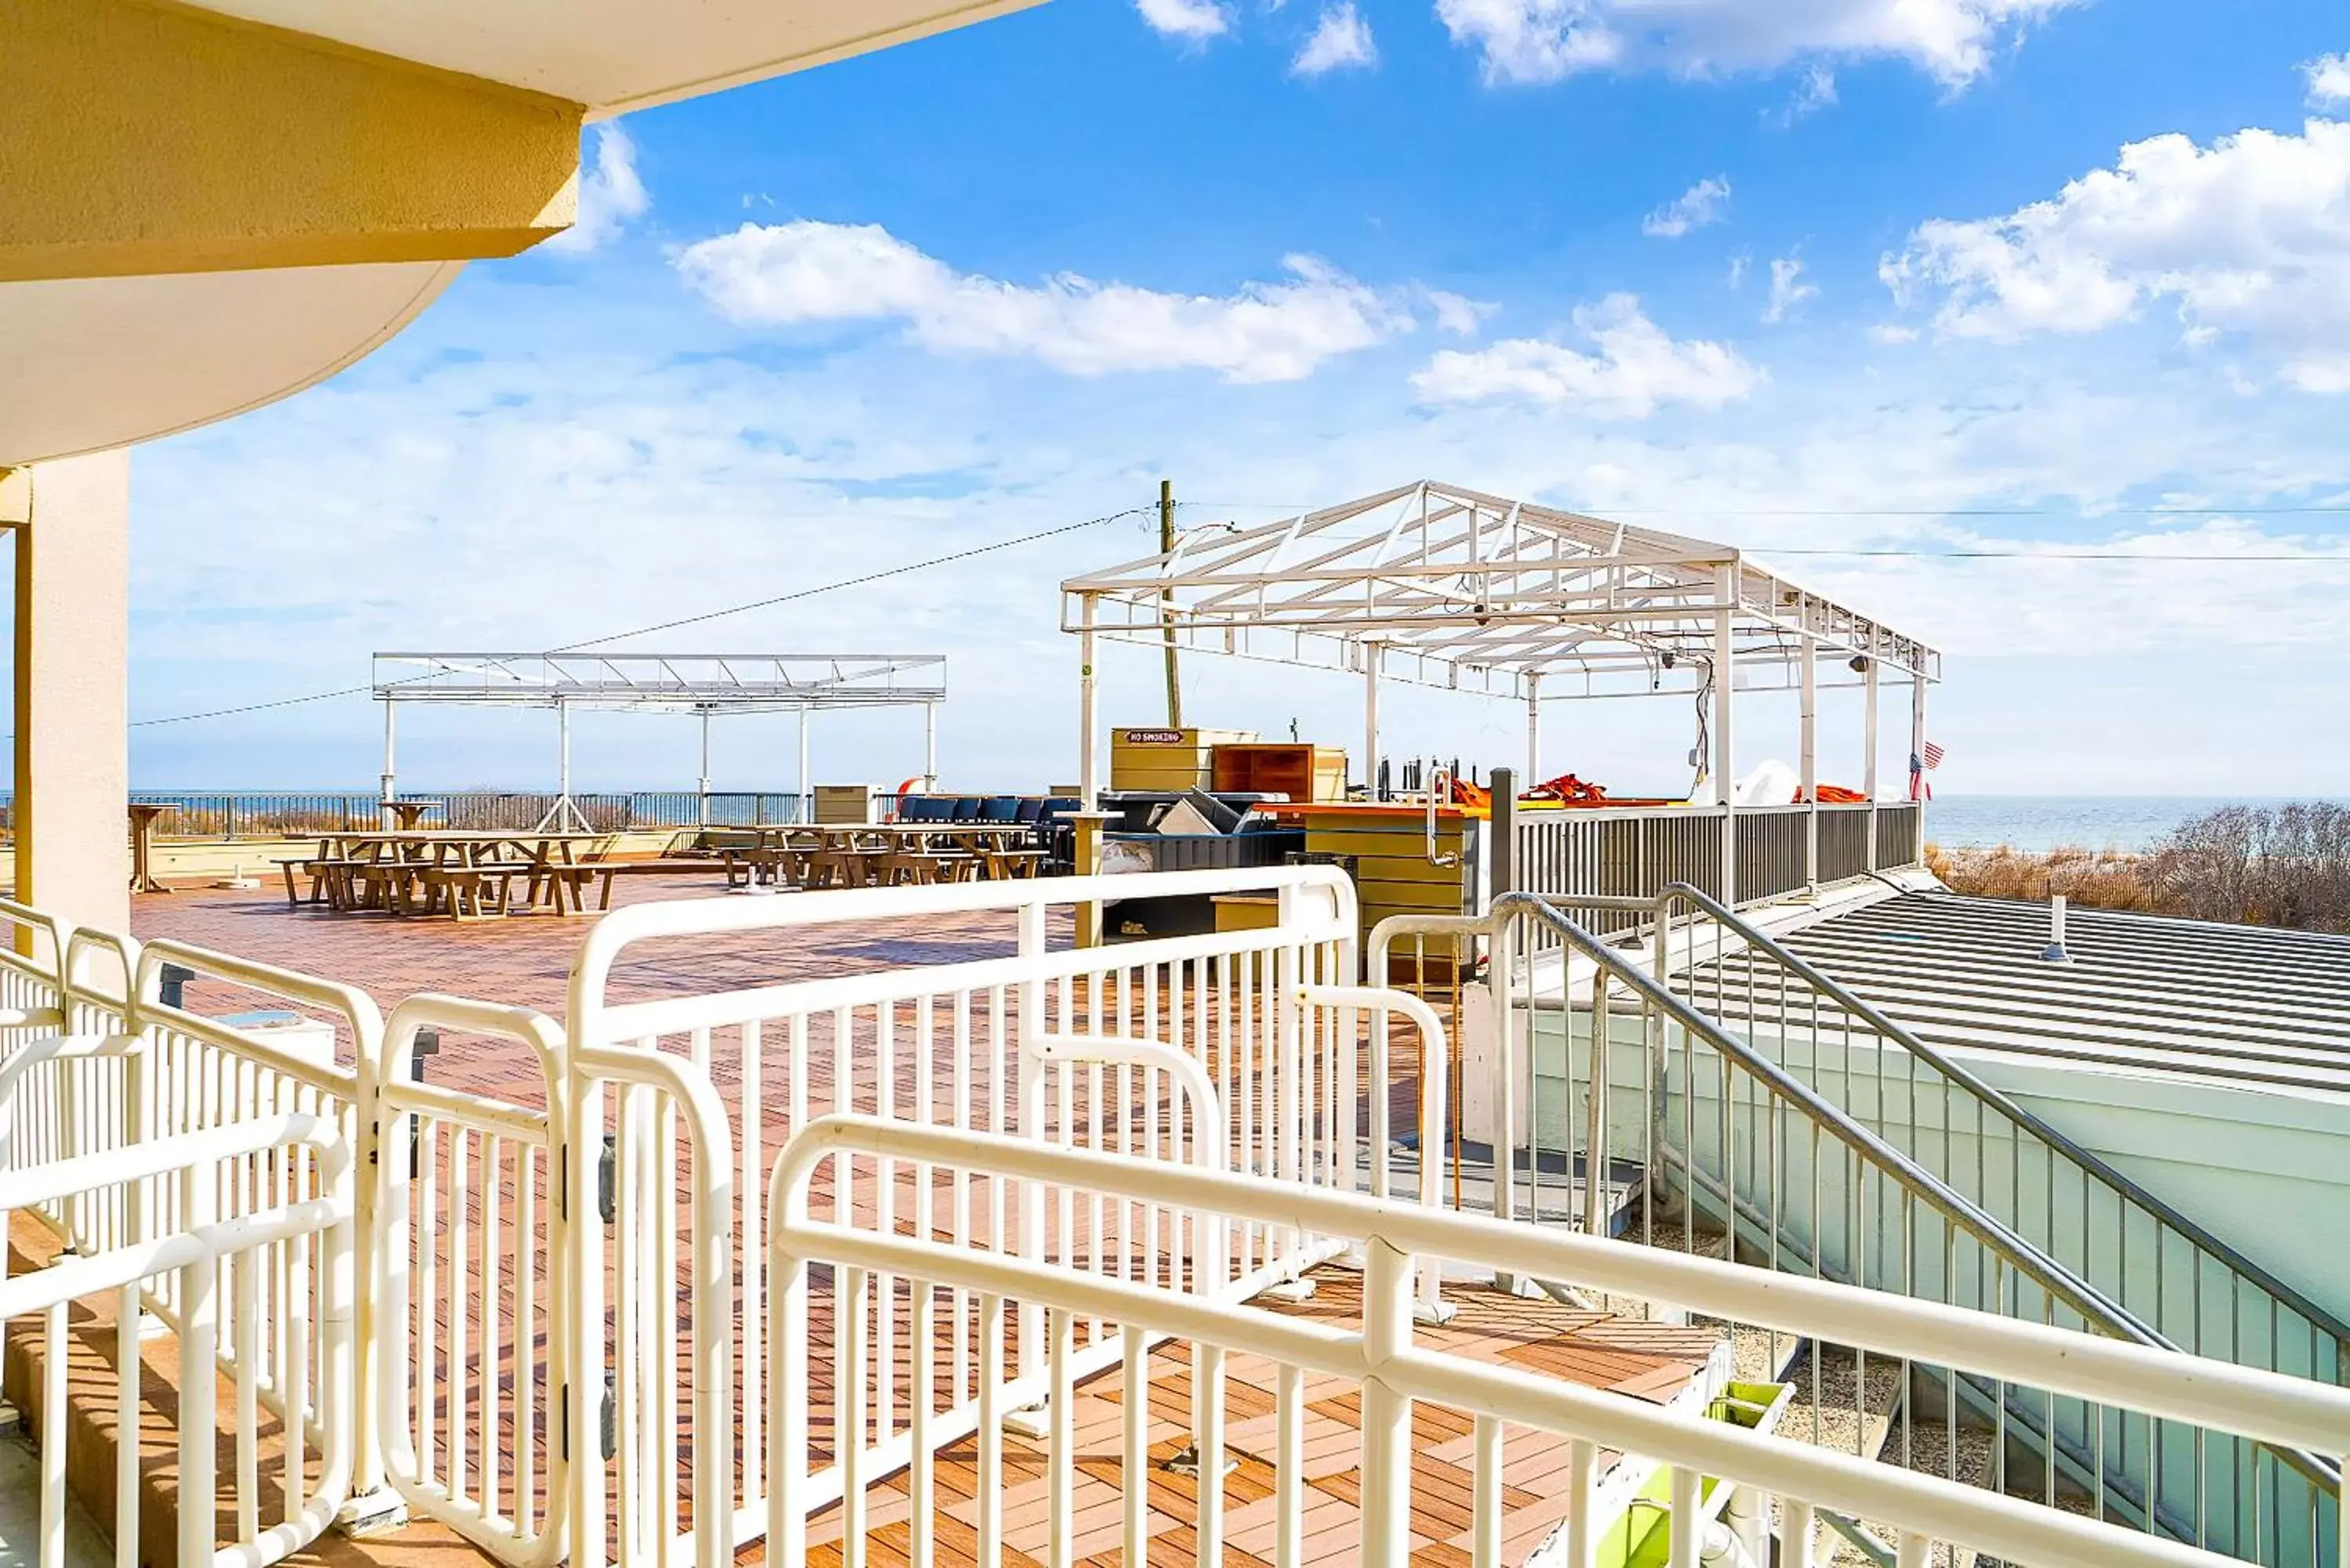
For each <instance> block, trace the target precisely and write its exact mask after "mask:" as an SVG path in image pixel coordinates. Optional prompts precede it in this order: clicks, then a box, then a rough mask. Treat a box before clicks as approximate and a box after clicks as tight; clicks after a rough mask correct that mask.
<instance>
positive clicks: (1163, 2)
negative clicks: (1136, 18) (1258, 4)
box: [1134, 0, 1232, 43]
mask: <svg viewBox="0 0 2350 1568" xmlns="http://www.w3.org/2000/svg"><path fill="white" fill-rule="evenodd" d="M1134 8H1135V10H1137V11H1139V12H1140V13H1141V15H1142V19H1143V21H1144V22H1145V23H1146V24H1148V25H1149V27H1150V30H1151V31H1152V32H1154V33H1159V34H1161V35H1163V36H1167V37H1170V38H1184V39H1188V40H1190V41H1191V42H1193V43H1201V42H1204V41H1205V40H1207V39H1209V38H1215V37H1221V36H1223V35H1224V34H1226V33H1229V32H1231V31H1232V17H1231V16H1230V15H1229V14H1227V13H1226V11H1225V10H1224V8H1223V7H1222V5H1217V4H1215V0H1134Z"/></svg>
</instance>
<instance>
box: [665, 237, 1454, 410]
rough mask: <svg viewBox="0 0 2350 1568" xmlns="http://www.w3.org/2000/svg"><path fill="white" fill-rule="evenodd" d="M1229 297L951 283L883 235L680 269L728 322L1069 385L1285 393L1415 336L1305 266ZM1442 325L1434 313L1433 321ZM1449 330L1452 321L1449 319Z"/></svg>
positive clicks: (1373, 304)
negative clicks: (1037, 364) (929, 353)
mask: <svg viewBox="0 0 2350 1568" xmlns="http://www.w3.org/2000/svg"><path fill="white" fill-rule="evenodd" d="M1282 265H1283V266H1284V269H1285V270H1286V271H1287V273H1288V276H1287V277H1286V278H1284V280H1282V281H1280V282H1277V283H1249V284H1243V285H1242V286H1241V287H1240V288H1239V289H1237V290H1235V291H1234V292H1233V293H1232V294H1229V295H1185V294H1168V293H1161V292H1159V291H1158V290H1154V289H1147V288H1137V287H1135V286H1131V285H1128V284H1122V283H1097V282H1095V281H1093V280H1092V279H1089V278H1085V277H1079V276H1077V275H1075V274H1073V273H1064V274H1061V275H1057V276H1055V277H1052V278H1048V279H1046V280H1045V282H1044V283H1043V284H1042V285H1039V286H1034V287H1031V286H1024V285H1021V284H1013V283H1002V282H998V281H997V280H995V279H993V278H990V277H983V276H980V275H977V274H973V273H962V272H957V271H956V270H954V269H953V268H952V267H951V266H949V265H947V264H946V263H944V262H941V261H940V260H938V259H937V258H935V257H933V256H930V255H927V254H923V253H922V252H921V251H920V250H917V249H916V248H915V247H913V246H912V245H910V244H906V243H905V242H904V241H903V240H900V239H899V238H897V237H896V236H895V235H893V234H890V233H889V231H888V230H886V229H884V228H881V227H880V226H879V225H878V224H871V223H864V224H851V223H815V222H811V221H807V220H801V221H799V222H795V223H776V224H759V223H745V224H743V226H742V227H741V228H739V229H737V230H735V231H734V232H733V234H720V235H717V236H716V237H714V238H712V239H707V240H703V241H702V242H701V243H699V244H693V245H690V246H688V247H686V249H685V250H683V251H681V253H679V254H678V256H677V268H678V271H679V272H680V273H681V275H683V276H684V278H685V280H686V282H687V284H688V285H690V286H691V287H692V288H693V289H694V290H695V291H696V292H698V293H699V294H701V295H702V296H703V297H704V298H706V299H707V300H709V301H710V303H711V304H712V305H713V306H716V307H717V308H718V309H719V310H720V311H721V312H722V313H723V314H724V315H725V316H727V317H729V318H731V319H733V320H735V321H738V322H743V323H746V324H752V325H762V326H775V327H790V326H799V325H804V324H809V323H821V322H847V321H902V322H904V323H905V324H906V326H907V329H908V331H909V333H910V336H911V337H913V339H914V340H915V341H916V342H918V343H920V344H921V345H922V346H924V347H925V348H931V349H934V350H937V351H939V352H941V353H955V354H972V355H992V356H1024V357H1027V358H1035V359H1039V360H1042V361H1043V362H1044V363H1045V364H1047V365H1051V366H1053V367H1054V368H1055V369H1061V370H1066V371H1068V372H1070V373H1071V374H1073V375H1080V376H1098V375H1104V374H1107V373H1109V372H1112V371H1118V370H1162V369H1208V370H1213V371H1215V372H1217V373H1218V374H1219V375H1221V376H1222V378H1223V379H1225V380H1228V381H1288V380H1295V379H1298V378H1300V377H1304V376H1308V375H1311V374H1312V373H1313V372H1314V369H1315V367H1316V366H1318V365H1320V364H1321V363H1322V361H1323V360H1325V359H1327V358H1331V357H1333V356H1335V355H1339V354H1346V353H1350V352H1352V351H1354V350H1356V349H1358V348H1371V347H1373V346H1374V345H1377V344H1379V343H1383V342H1386V341H1387V340H1388V339H1389V338H1391V337H1396V336H1398V335H1399V334H1401V333H1404V332H1409V331H1410V330H1411V329H1412V327H1413V325H1414V323H1413V318H1412V314H1411V311H1410V309H1409V306H1407V304H1406V303H1405V296H1404V295H1403V294H1402V293H1401V292H1399V291H1382V290H1378V289H1374V288H1372V287H1370V286H1368V285H1366V284H1363V283H1359V282H1357V280H1355V279H1354V278H1352V277H1349V276H1347V275H1346V274H1345V273H1343V272H1340V271H1338V270H1337V269H1336V268H1335V267H1333V266H1331V265H1328V264H1327V263H1326V262H1323V261H1320V260H1318V259H1316V258H1315V257H1313V256H1307V255H1292V256H1288V257H1284V260H1283V263H1282ZM1441 314H1443V312H1442V310H1441V309H1440V315H1441ZM1455 319H1456V320H1457V319H1458V317H1457V314H1456V316H1455Z"/></svg>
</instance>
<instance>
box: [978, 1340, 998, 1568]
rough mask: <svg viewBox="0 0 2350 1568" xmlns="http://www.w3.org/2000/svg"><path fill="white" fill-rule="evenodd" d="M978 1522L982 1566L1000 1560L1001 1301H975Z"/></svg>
mask: <svg viewBox="0 0 2350 1568" xmlns="http://www.w3.org/2000/svg"><path fill="white" fill-rule="evenodd" d="M972 1501H975V1502H976V1503H977V1504H978V1505H979V1520H978V1522H977V1524H976V1525H975V1526H974V1531H975V1533H976V1535H977V1537H978V1542H977V1544H978V1547H979V1561H980V1562H981V1563H1001V1562H1003V1297H1002V1296H999V1295H983V1296H982V1297H980V1298H979V1495H978V1497H976V1498H975V1499H973V1500H972Z"/></svg>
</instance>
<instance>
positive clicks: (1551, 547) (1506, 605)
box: [1061, 480, 1941, 888]
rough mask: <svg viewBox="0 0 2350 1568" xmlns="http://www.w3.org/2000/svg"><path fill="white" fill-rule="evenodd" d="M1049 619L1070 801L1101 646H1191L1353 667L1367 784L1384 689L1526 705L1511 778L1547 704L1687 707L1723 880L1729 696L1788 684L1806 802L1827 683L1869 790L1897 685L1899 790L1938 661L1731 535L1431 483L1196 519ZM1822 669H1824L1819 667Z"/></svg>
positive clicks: (1093, 767)
mask: <svg viewBox="0 0 2350 1568" xmlns="http://www.w3.org/2000/svg"><path fill="white" fill-rule="evenodd" d="M1061 600H1062V604H1061V626H1062V629H1064V630H1065V631H1073V632H1075V633H1076V634H1077V636H1078V638H1079V639H1080V653H1079V656H1078V662H1079V666H1080V670H1081V675H1080V686H1079V699H1078V711H1079V723H1080V724H1081V725H1082V726H1083V732H1084V736H1085V741H1084V749H1083V750H1082V751H1081V752H1080V753H1079V756H1078V777H1079V792H1080V794H1083V796H1084V797H1085V800H1086V802H1087V805H1088V806H1089V807H1090V806H1091V805H1093V804H1094V803H1095V802H1096V801H1097V799H1098V798H1099V788H1098V783H1099V772H1098V758H1097V744H1098V742H1097V734H1096V732H1097V727H1098V726H1097V714H1096V709H1097V688H1098V680H1097V672H1096V666H1095V650H1096V646H1097V641H1098V639H1101V638H1105V637H1107V638H1110V639H1114V640H1117V641H1121V642H1139V643H1148V644H1150V645H1152V646H1154V647H1159V648H1170V647H1172V648H1179V649H1180V648H1192V649H1201V650H1204V651H1208V652H1214V653H1223V654H1230V655H1233V656H1235V657H1239V658H1244V659H1268V660H1271V661H1273V662H1276V663H1281V664H1290V665H1297V666H1302V667H1305V668H1308V669H1321V670H1350V671H1355V672H1357V673H1359V674H1360V675H1361V676H1362V677H1363V731H1364V741H1363V756H1362V767H1361V779H1360V781H1359V782H1361V783H1362V784H1364V785H1365V786H1366V787H1367V788H1368V789H1370V790H1371V791H1372V792H1374V793H1376V790H1377V779H1378V754H1379V739H1378V737H1379V717H1378V714H1379V708H1378V701H1379V685H1380V683H1381V682H1382V681H1383V680H1402V681H1407V682H1410V683H1412V684H1416V685H1422V686H1432V687H1437V688H1439V689H1441V690H1448V691H1471V692H1476V693H1480V694H1482V695H1486V696H1492V697H1502V698H1510V699H1514V700H1516V701H1522V702H1523V703H1524V704H1525V714H1526V772H1527V778H1526V781H1525V782H1527V783H1533V782H1535V781H1537V780H1539V779H1541V777H1542V776H1543V775H1542V769H1541V733H1542V705H1543V704H1544V702H1555V701H1567V700H1571V699H1578V698H1592V697H1631V696H1655V695H1662V694H1668V693H1670V694H1678V695H1683V696H1690V697H1694V698H1695V699H1696V700H1697V703H1698V709H1699V713H1700V720H1701V722H1702V725H1703V734H1704V738H1705V740H1706V741H1709V742H1711V744H1710V746H1706V747H1703V748H1702V749H1700V751H1699V752H1698V753H1696V756H1697V758H1698V759H1699V760H1700V763H1701V765H1700V774H1699V778H1698V779H1697V780H1696V781H1694V782H1693V783H1692V784H1691V790H1692V794H1695V792H1696V791H1697V789H1698V787H1699V785H1700V784H1706V783H1707V782H1708V781H1711V793H1712V794H1713V795H1714V798H1715V802H1716V805H1717V806H1718V807H1719V809H1720V813H1721V835H1722V883H1721V885H1722V887H1724V888H1730V887H1731V886H1733V882H1734V868H1735V860H1736V846H1737V834H1736V825H1735V821H1734V818H1735V816H1736V815H1737V812H1736V809H1735V808H1734V806H1733V805H1731V800H1732V795H1731V790H1732V787H1733V784H1734V778H1733V774H1732V763H1733V752H1732V749H1731V718H1732V704H1731V696H1732V694H1733V693H1735V692H1738V691H1788V690H1794V691H1799V692H1800V693H1801V709H1802V722H1803V735H1802V741H1801V743H1800V746H1799V756H1800V759H1801V762H1800V768H1799V774H1798V777H1799V781H1800V782H1799V784H1798V786H1797V791H1796V794H1797V798H1798V800H1799V801H1801V802H1804V803H1808V804H1810V805H1812V806H1813V807H1814V812H1813V814H1812V816H1813V820H1812V823H1811V826H1810V828H1809V829H1808V830H1807V832H1808V836H1809V840H1810V844H1809V847H1808V849H1807V858H1808V860H1809V863H1810V864H1811V865H1813V866H1814V867H1816V865H1817V859H1818V851H1817V829H1818V820H1817V811H1816V807H1817V805H1818V774H1817V747H1816V743H1815V742H1816V735H1817V715H1818V696H1819V692H1820V691H1821V689H1822V688H1824V687H1832V686H1858V687H1860V688H1862V689H1863V690H1864V691H1865V693H1866V720H1865V723H1864V731H1865V734H1866V746H1867V753H1866V763H1865V777H1866V793H1867V794H1868V796H1869V797H1870V798H1871V799H1872V800H1873V799H1875V798H1876V797H1877V793H1878V792H1877V691H1878V686H1879V683H1880V681H1881V680H1882V679H1883V677H1884V676H1885V674H1886V673H1887V671H1890V672H1891V673H1892V674H1893V675H1894V676H1895V677H1896V679H1897V680H1906V681H1907V682H1908V686H1909V689H1910V693H1909V695H1910V701H1909V751H1910V758H1911V762H1910V768H1911V775H1912V780H1913V793H1915V789H1916V781H1917V780H1918V779H1919V778H1920V777H1921V776H1922V775H1921V774H1920V773H1919V770H1920V768H1921V767H1922V763H1921V762H1920V761H1919V760H1918V759H1919V758H1920V757H1921V756H1922V754H1923V753H1925V751H1926V749H1927V748H1926V738H1925V737H1926V688H1927V686H1928V685H1929V683H1931V682H1933V681H1936V680H1940V679H1941V655H1940V654H1939V653H1938V652H1937V651H1936V650H1935V649H1932V648H1929V647H1928V646H1927V645H1926V644H1925V643H1924V642H1922V641H1920V640H1919V639H1917V638H1915V637H1913V636H1911V635H1909V634H1908V633H1906V632H1902V631H1899V630H1897V629H1895V628H1892V627H1889V626H1887V625H1886V624H1884V623H1883V622H1882V621H1879V620H1877V619H1875V618H1871V617H1869V616H1866V615H1863V614H1862V613H1860V612H1859V611H1858V610H1856V609H1852V608H1850V607H1846V606H1845V605H1841V604H1838V603H1837V602H1835V600H1834V599H1831V598H1829V597H1826V596H1825V595H1823V594H1818V593H1814V592H1813V591H1812V590H1810V589H1808V588H1804V587H1801V586H1800V585H1798V584H1795V583H1794V582H1791V581H1789V580H1788V579H1786V578H1785V577H1783V576H1780V575H1779V574H1778V573H1777V572H1775V571H1773V570H1771V569H1770V568H1768V567H1766V566H1759V565H1757V564H1755V563H1754V562H1752V561H1750V560H1748V559H1747V558H1746V557H1745V556H1744V555H1743V554H1742V553H1741V552H1740V551H1739V550H1737V549H1736V548H1735V547H1733V546H1731V545H1718V544H1713V543H1711V542H1709V541H1706V540H1703V539H1693V538H1690V537H1687V536H1685V535H1679V534H1668V533H1664V532H1661V531H1659V530H1658V529H1653V528H1637V527H1634V526H1632V525H1630V524H1625V523H1615V522H1610V521H1608V520H1607V519H1605V518H1599V517H1591V516H1586V515H1585V514H1581V513H1578V512H1564V511H1560V510H1558V509H1556V508H1554V507H1548V506H1539V505H1536V504H1533V503H1531V502H1525V501H1513V500H1510V499H1508V498H1506V497H1503V496H1499V495H1490V494H1487V493H1484V492H1482V491H1476V490H1470V489H1466V488H1464V487H1462V486H1460V485H1454V484H1442V483H1437V482H1436V481H1433V480H1421V481H1419V482H1417V483H1411V484H1406V485H1401V486H1399V487H1398V488H1396V489H1393V490H1388V491H1383V492H1381V493H1378V494H1377V495H1367V496H1364V497H1363V498H1362V499H1360V500H1357V501H1349V502H1346V503H1344V504H1340V505H1336V506H1328V507H1325V508H1323V509H1321V510H1320V511H1316V512H1307V513H1302V514H1299V515H1297V516H1295V517H1289V518H1285V519H1284V520H1282V521H1280V522H1277V523H1267V524H1260V525H1258V526H1255V527H1248V528H1243V527H1239V526H1237V525H1234V524H1217V525H1211V526H1209V527H1205V528H1193V529H1191V530H1189V531H1188V532H1187V533H1185V534H1184V535H1182V536H1180V537H1179V538H1178V539H1177V540H1176V541H1175V544H1174V546H1173V548H1171V549H1168V550H1164V551H1161V552H1160V553H1159V554H1158V555H1154V556H1144V557H1142V558H1141V559H1139V560H1134V561H1128V562H1126V563H1125V564H1123V565H1121V566H1110V567H1107V568H1105V569H1103V570H1100V571H1096V572H1088V573H1085V574H1082V575H1080V576H1074V577H1069V578H1067V579H1066V580H1064V581H1063V582H1062V584H1061ZM1823 676H1825V679H1823Z"/></svg>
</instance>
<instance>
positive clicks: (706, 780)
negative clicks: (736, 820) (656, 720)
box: [702, 708, 710, 827]
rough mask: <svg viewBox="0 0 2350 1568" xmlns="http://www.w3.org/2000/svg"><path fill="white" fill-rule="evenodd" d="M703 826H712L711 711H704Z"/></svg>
mask: <svg viewBox="0 0 2350 1568" xmlns="http://www.w3.org/2000/svg"><path fill="white" fill-rule="evenodd" d="M702 826H704V827H707V826H710V710H709V709H707V708H704V709H703V710H702Z"/></svg>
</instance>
